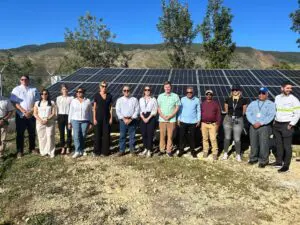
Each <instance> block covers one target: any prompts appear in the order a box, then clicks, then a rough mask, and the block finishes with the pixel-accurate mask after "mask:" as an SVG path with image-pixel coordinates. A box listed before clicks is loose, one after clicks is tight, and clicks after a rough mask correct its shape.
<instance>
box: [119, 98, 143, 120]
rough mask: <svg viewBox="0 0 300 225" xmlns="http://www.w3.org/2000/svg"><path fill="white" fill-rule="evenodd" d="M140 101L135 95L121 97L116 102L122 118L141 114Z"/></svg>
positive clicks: (135, 116) (133, 117)
mask: <svg viewBox="0 0 300 225" xmlns="http://www.w3.org/2000/svg"><path fill="white" fill-rule="evenodd" d="M139 110H140V107H139V101H138V100H137V99H136V98H135V97H128V98H127V97H125V96H123V97H120V98H118V100H117V103H116V113H117V116H118V118H119V119H120V120H122V119H123V118H124V117H130V118H132V119H136V118H137V117H138V115H139Z"/></svg>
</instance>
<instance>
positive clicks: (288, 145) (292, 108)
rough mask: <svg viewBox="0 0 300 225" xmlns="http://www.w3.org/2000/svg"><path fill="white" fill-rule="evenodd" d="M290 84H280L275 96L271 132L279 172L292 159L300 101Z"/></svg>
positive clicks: (299, 113) (275, 164)
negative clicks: (273, 137)
mask: <svg viewBox="0 0 300 225" xmlns="http://www.w3.org/2000/svg"><path fill="white" fill-rule="evenodd" d="M292 88H293V86H292V84H291V83H290V82H289V81H287V82H285V83H284V84H283V85H282V86H281V92H282V93H281V94H280V95H277V96H276V98H275V105H276V110H277V112H276V117H275V122H274V126H273V133H274V136H275V140H276V147H277V150H276V162H275V163H273V165H274V166H275V167H276V168H280V169H279V170H278V172H279V173H283V172H287V171H288V170H289V167H290V163H291V159H292V140H293V133H294V126H295V125H296V124H297V122H298V120H299V118H300V102H299V100H298V99H297V98H296V97H295V96H294V95H292Z"/></svg>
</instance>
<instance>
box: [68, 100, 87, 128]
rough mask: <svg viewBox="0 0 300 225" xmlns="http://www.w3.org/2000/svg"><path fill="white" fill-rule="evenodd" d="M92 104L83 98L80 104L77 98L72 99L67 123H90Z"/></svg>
mask: <svg viewBox="0 0 300 225" xmlns="http://www.w3.org/2000/svg"><path fill="white" fill-rule="evenodd" d="M92 118H93V117H92V104H91V101H90V100H89V99H87V98H84V99H83V101H82V102H80V101H79V100H78V98H74V99H73V100H72V102H71V104H70V111H69V118H68V122H69V123H71V121H72V120H77V121H89V122H92Z"/></svg>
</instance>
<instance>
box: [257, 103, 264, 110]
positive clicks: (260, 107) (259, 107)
mask: <svg viewBox="0 0 300 225" xmlns="http://www.w3.org/2000/svg"><path fill="white" fill-rule="evenodd" d="M264 104H265V101H264V102H263V104H262V105H261V106H259V101H258V100H257V106H258V110H259V112H261V109H262V107H263V106H264Z"/></svg>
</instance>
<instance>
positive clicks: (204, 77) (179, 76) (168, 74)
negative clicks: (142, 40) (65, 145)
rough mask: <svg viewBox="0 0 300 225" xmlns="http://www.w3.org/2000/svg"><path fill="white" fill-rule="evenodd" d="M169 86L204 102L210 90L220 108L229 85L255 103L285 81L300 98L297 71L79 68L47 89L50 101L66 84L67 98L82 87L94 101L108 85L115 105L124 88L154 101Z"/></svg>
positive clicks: (271, 94)
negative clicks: (260, 92) (191, 90)
mask: <svg viewBox="0 0 300 225" xmlns="http://www.w3.org/2000/svg"><path fill="white" fill-rule="evenodd" d="M169 79H170V81H171V82H172V84H173V85H172V86H173V90H172V91H173V92H175V93H177V94H178V95H179V96H180V97H182V96H184V95H185V92H186V87H187V86H192V87H193V88H194V92H195V95H197V96H200V97H201V98H202V99H204V98H205V91H206V90H207V89H212V90H213V91H214V98H215V99H216V100H217V101H218V102H219V104H220V105H221V106H222V107H223V105H224V101H225V99H226V98H227V97H228V96H229V92H230V89H231V85H232V84H240V85H241V86H242V89H243V96H244V97H245V98H247V99H249V101H250V100H254V99H256V98H257V97H258V90H259V88H260V87H261V86H267V87H268V88H269V90H270V95H269V97H270V99H273V96H276V95H277V94H279V93H280V85H281V84H282V82H284V81H285V80H286V79H290V80H291V81H293V82H294V84H297V85H295V87H294V89H293V90H294V94H295V95H296V96H297V97H300V70H297V71H290V70H280V71H277V70H179V69H173V70H170V69H120V68H104V69H102V68H82V69H79V70H78V71H76V72H75V73H73V74H72V75H70V76H68V77H66V78H65V79H63V80H61V81H60V82H58V83H56V84H54V85H52V86H50V87H49V92H50V94H51V98H52V99H55V98H56V97H57V96H58V95H60V85H61V84H63V83H66V84H67V85H68V86H69V91H70V94H72V93H74V91H75V88H77V87H79V86H81V87H83V88H85V89H86V96H87V97H88V98H91V99H92V98H93V97H94V95H95V93H97V92H98V90H99V83H100V82H101V81H103V80H105V81H107V82H108V84H109V86H108V91H109V92H110V93H111V94H112V95H113V97H114V101H115V100H116V99H117V98H118V97H120V96H122V88H123V86H124V85H125V84H128V85H129V86H130V87H131V90H132V92H133V95H134V96H136V97H137V98H140V97H142V95H143V90H144V87H145V85H149V86H151V88H152V93H153V95H154V96H155V97H157V96H158V95H159V94H160V93H163V91H164V90H163V83H164V82H165V81H167V80H169Z"/></svg>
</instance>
